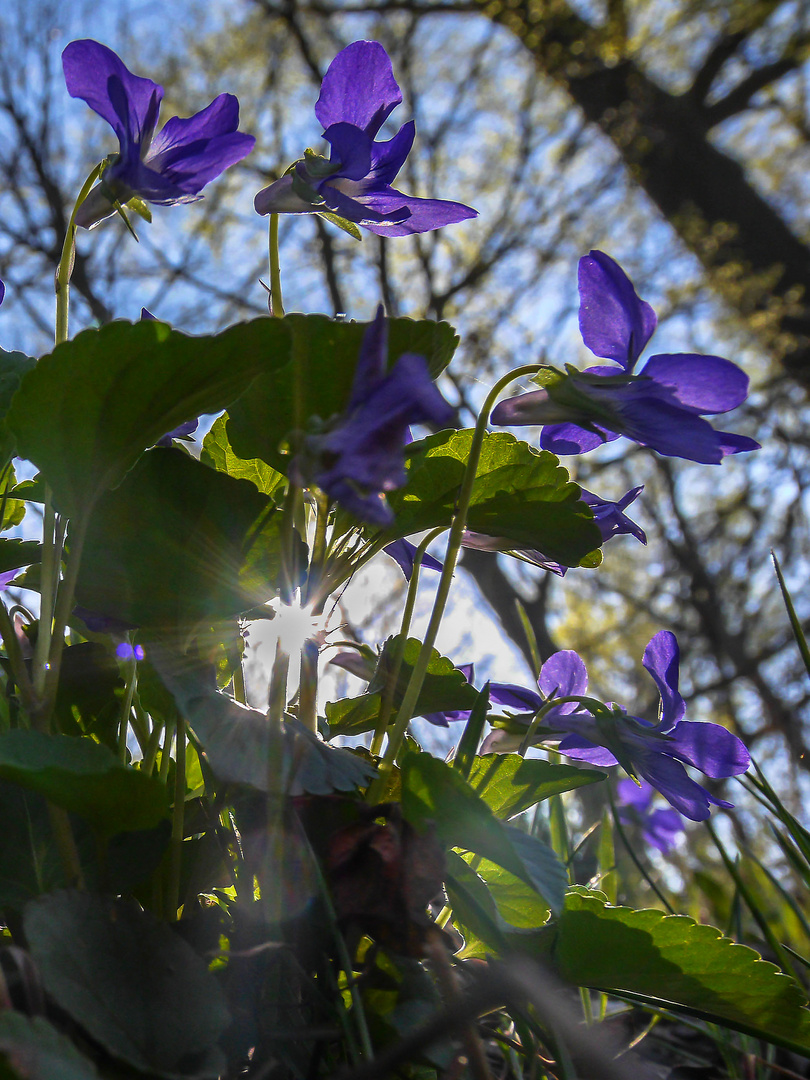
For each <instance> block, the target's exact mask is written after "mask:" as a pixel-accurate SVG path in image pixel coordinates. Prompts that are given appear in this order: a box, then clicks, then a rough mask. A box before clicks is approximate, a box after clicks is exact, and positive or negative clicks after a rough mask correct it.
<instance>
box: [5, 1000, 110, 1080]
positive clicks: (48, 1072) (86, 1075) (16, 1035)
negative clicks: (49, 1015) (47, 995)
mask: <svg viewBox="0 0 810 1080" xmlns="http://www.w3.org/2000/svg"><path fill="white" fill-rule="evenodd" d="M0 1057H1V1058H2V1059H4V1061H3V1062H0V1080H17V1078H19V1080H97V1077H98V1073H97V1072H96V1067H95V1065H93V1063H92V1062H91V1061H89V1060H88V1058H86V1057H85V1056H84V1054H80V1053H79V1051H78V1050H77V1049H76V1046H75V1045H74V1044H73V1043H72V1042H71V1041H70V1039H68V1038H67V1036H66V1035H62V1034H61V1032H58V1031H57V1030H56V1028H54V1027H53V1026H52V1025H51V1024H49V1023H48V1021H47V1020H45V1019H44V1018H43V1017H41V1016H35V1017H29V1016H23V1014H22V1013H18V1012H15V1011H14V1010H13V1009H4V1010H3V1012H2V1013H0ZM4 1063H7V1065H8V1068H7V1069H4V1068H3V1067H2V1065H3V1064H4Z"/></svg>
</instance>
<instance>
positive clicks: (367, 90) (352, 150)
mask: <svg viewBox="0 0 810 1080" xmlns="http://www.w3.org/2000/svg"><path fill="white" fill-rule="evenodd" d="M401 101H402V93H401V91H400V89H399V86H398V85H397V82H396V79H395V78H394V72H393V68H392V66H391V60H390V58H389V56H388V54H387V53H386V51H385V49H384V48H383V47H382V45H380V44H379V42H377V41H355V42H354V43H353V44H352V45H347V47H346V48H345V49H343V50H342V52H339V53H338V55H337V56H336V57H335V59H334V60H333V61H332V63H331V64H330V65H329V69H328V71H327V72H326V75H325V76H324V80H323V83H322V84H321V93H320V97H319V98H318V101H317V103H316V105H315V115H316V117H317V118H318V121H319V122H320V123H321V124H322V125H323V128H324V133H323V137H324V139H325V140H326V141H327V142H328V143H329V146H330V157H329V159H328V160H327V159H326V158H323V157H319V156H318V155H317V154H314V153H312V151H307V153H306V155H305V157H304V158H303V159H302V160H301V161H297V162H296V163H295V165H293V166H292V167H291V168H290V169H289V170H288V171H287V173H286V174H285V175H284V176H282V177H281V179H280V180H276V182H275V183H273V184H271V185H270V186H269V187H266V188H264V190H263V191H260V192H259V194H258V195H257V196H256V198H255V200H254V206H255V208H256V212H257V213H258V214H279V213H286V214H317V213H331V214H337V215H338V216H339V217H341V218H344V219H345V220H347V221H352V222H354V223H355V224H357V225H362V226H363V228H364V229H368V230H369V232H373V233H377V234H378V235H379V236H408V235H410V234H411V233H422V232H429V231H430V230H431V229H440V228H441V227H442V226H443V225H452V224H453V223H454V222H457V221H463V220H464V219H465V218H471V217H477V215H478V212H477V211H476V210H473V209H472V208H471V207H469V206H464V205H463V203H457V202H446V201H444V200H443V199H417V198H415V197H414V196H413V195H403V194H402V192H400V191H397V190H396V189H395V188H393V187H391V184H392V183H393V181H394V179H395V177H396V175H397V173H398V172H399V170H400V169H401V168H402V166H403V165H404V163H405V159H406V158H407V156H408V154H409V153H410V150H411V147H412V146H413V140H414V135H415V133H416V128H415V126H414V123H413V121H412V120H411V121H409V122H408V123H407V124H405V125H404V126H403V127H401V128H400V129H399V131H398V132H397V134H396V135H394V137H393V138H392V139H389V140H388V141H387V142H375V138H376V136H377V134H378V133H379V131H380V128H381V127H382V126H383V124H384V123H385V121H386V120H387V118H388V116H389V115H390V114H391V113H392V112H393V110H394V109H395V108H396V107H397V105H399V104H400V103H401Z"/></svg>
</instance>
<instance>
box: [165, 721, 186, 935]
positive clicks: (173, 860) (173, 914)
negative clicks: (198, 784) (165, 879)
mask: <svg viewBox="0 0 810 1080" xmlns="http://www.w3.org/2000/svg"><path fill="white" fill-rule="evenodd" d="M185 809H186V723H185V720H184V719H183V717H182V716H178V717H177V727H176V730H175V741H174V807H173V808H172V835H171V841H170V846H169V884H168V887H167V889H166V918H167V919H168V920H169V921H170V922H175V921H176V920H177V909H178V908H179V906H180V871H181V869H182V860H183V835H184V825H185Z"/></svg>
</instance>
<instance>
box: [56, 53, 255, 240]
mask: <svg viewBox="0 0 810 1080" xmlns="http://www.w3.org/2000/svg"><path fill="white" fill-rule="evenodd" d="M62 66H63V68H64V72H65V82H66V83H67V88H68V93H69V94H70V96H71V97H75V98H81V99H82V101H85V102H86V103H87V104H88V105H89V106H90V108H91V109H92V110H93V112H96V113H98V115H99V116H100V117H102V119H104V120H106V121H107V123H108V124H109V125H110V126H111V127H112V129H113V131H114V132H115V134H116V136H117V137H118V144H119V148H118V153H117V154H116V155H113V156H112V158H111V160H110V163H109V165H108V166H107V167H106V168H105V169H104V172H103V174H102V178H101V183H100V184H98V185H97V186H96V187H95V188H93V190H92V191H91V192H90V194H89V195H88V197H87V198H86V199H85V201H84V202H83V204H82V205H81V207H80V208H79V210H78V213H77V214H76V224H77V225H79V226H81V227H83V228H85V229H90V228H92V227H93V226H94V225H97V224H98V223H99V222H100V221H103V219H104V218H106V217H109V216H110V215H111V214H113V213H115V212H116V210H117V208H118V206H122V205H124V204H125V203H127V202H129V201H130V200H131V199H133V198H137V199H141V200H143V201H144V202H148V203H156V204H157V205H159V206H173V205H174V204H175V203H184V202H193V201H194V200H196V199H199V198H202V196H201V195H200V192H201V191H202V189H203V188H204V187H205V185H206V184H207V183H209V182H210V181H211V180H213V179H215V178H216V177H217V176H219V175H220V173H222V172H224V170H225V169H227V168H228V167H229V166H230V165H233V164H235V163H236V162H237V161H241V160H242V158H243V157H245V156H246V155H247V154H249V153H250V151H251V150H252V149H253V146H254V144H255V142H256V140H255V139H254V138H253V136H252V135H245V134H243V133H242V132H240V131H237V127H238V126H239V102H238V101H237V99H236V98H235V97H234V96H233V94H220V95H219V96H218V97H216V98H214V100H213V101H212V102H211V104H210V105H209V106H208V107H207V108H205V109H203V110H202V111H201V112H198V113H196V114H195V115H194V116H191V117H189V118H188V119H185V120H181V119H180V118H179V117H177V116H174V117H172V118H171V120H168V121H167V122H166V123H165V124H164V125H163V127H162V128H161V130H160V131H159V132H157V134H156V133H155V129H156V128H157V122H158V112H159V110H160V102H161V100H162V98H163V87H162V86H158V84H157V83H153V82H152V80H151V79H144V78H141V77H140V76H138V75H133V74H132V72H131V71H129V69H128V68H127V67H126V66H125V65H124V64H123V62H122V61H121V60H120V59H119V57H118V56H116V54H115V53H114V52H113V51H112V49H108V48H107V47H106V45H101V44H100V43H99V42H98V41H91V40H89V39H83V40H81V41H72V42H71V43H70V44H69V45H68V46H67V48H66V49H65V51H64V52H63V53H62ZM116 204H117V205H116Z"/></svg>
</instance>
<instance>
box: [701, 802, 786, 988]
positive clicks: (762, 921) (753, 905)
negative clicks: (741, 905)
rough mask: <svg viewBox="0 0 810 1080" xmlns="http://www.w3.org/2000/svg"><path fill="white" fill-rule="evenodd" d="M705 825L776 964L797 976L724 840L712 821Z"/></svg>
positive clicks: (707, 821)
mask: <svg viewBox="0 0 810 1080" xmlns="http://www.w3.org/2000/svg"><path fill="white" fill-rule="evenodd" d="M705 825H706V829H707V830H708V833H709V836H710V837H711V838H712V840H713V842H714V846H715V847H716V848H717V850H718V851H719V852H720V858H721V859H722V860H723V863H724V865H725V867H726V870H728V872H729V874H730V875H731V877H732V879H733V881H734V884H735V885H736V887H737V891H738V893H739V894H740V896H741V897H742V899H743V900H744V901H745V904H746V906H747V908H748V910H749V911H750V912H751V914H752V915H753V917H754V921H755V922H756V924H757V926H758V927H759V929H760V932H761V934H762V936H763V938H764V939H765V940H766V941H767V942H768V945H770V947H771V951H772V952H773V954H774V956H775V957H776V962H777V963H778V964H779V966H780V967H781V968H782V970H783V971H784V972H785V973H786V974H788V975H792V974H795V972H794V970H793V965H792V963H791V961H790V958H789V957H788V955H787V953H786V952H785V950H784V949H783V948H782V945H781V942H780V941H779V940H778V938H777V937H776V935H775V934H774V932H773V930H772V929H771V927H770V925H769V923H768V920H767V918H766V916H765V914H764V912H762V911H760V908H759V904H758V903H757V902H756V900H755V899H754V896H753V894H752V893H751V890H750V889H749V888H748V886H747V885H746V883H745V882H744V881H743V879H742V875H741V874H740V871H739V869H738V868H737V866H736V864H735V863H734V861H733V860H732V858H731V857H730V855H729V854H728V852H727V851H726V849H725V846H724V844H723V842H722V840H721V839H720V837H719V836H718V835H717V833H716V832H715V831H714V827H713V826H712V823H711V821H709V820H708V819H707V820H706V822H705Z"/></svg>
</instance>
